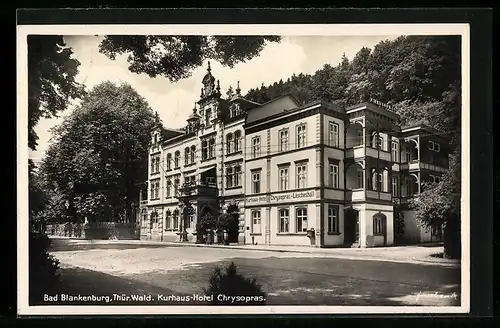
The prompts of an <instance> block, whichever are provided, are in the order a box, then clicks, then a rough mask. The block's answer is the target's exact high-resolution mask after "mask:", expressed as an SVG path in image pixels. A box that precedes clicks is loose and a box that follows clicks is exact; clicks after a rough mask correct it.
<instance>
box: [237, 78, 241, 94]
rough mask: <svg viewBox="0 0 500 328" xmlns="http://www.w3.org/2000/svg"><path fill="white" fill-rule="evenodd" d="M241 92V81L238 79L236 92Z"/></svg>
mask: <svg viewBox="0 0 500 328" xmlns="http://www.w3.org/2000/svg"><path fill="white" fill-rule="evenodd" d="M240 92H241V89H240V81H238V84H237V86H236V94H237V95H239V94H240Z"/></svg>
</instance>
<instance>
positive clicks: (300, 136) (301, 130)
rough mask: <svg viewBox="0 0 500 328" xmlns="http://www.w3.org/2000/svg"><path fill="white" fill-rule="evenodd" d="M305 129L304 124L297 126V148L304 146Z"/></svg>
mask: <svg viewBox="0 0 500 328" xmlns="http://www.w3.org/2000/svg"><path fill="white" fill-rule="evenodd" d="M306 138H307V129H306V125H305V124H300V125H297V148H301V147H304V146H305V145H306Z"/></svg>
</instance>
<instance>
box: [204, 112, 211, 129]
mask: <svg viewBox="0 0 500 328" xmlns="http://www.w3.org/2000/svg"><path fill="white" fill-rule="evenodd" d="M211 120H212V110H211V109H210V108H208V109H207V110H206V112H205V127H206V128H208V127H210V125H212V123H211Z"/></svg>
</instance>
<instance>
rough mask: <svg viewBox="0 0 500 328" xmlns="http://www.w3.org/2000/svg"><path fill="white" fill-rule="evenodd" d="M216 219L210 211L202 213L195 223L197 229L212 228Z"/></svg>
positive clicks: (203, 230)
mask: <svg viewBox="0 0 500 328" xmlns="http://www.w3.org/2000/svg"><path fill="white" fill-rule="evenodd" d="M216 223H217V220H216V219H215V217H214V216H213V215H212V214H211V213H206V214H205V215H203V216H202V217H201V218H200V220H199V221H198V223H197V230H199V231H202V232H205V231H206V230H207V229H214V228H215V225H216Z"/></svg>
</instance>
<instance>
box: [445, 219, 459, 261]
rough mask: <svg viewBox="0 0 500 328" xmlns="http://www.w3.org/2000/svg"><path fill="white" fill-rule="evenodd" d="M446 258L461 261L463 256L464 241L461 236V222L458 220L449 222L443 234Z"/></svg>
mask: <svg viewBox="0 0 500 328" xmlns="http://www.w3.org/2000/svg"><path fill="white" fill-rule="evenodd" d="M443 237H444V238H443V244H444V257H446V258H449V259H460V257H461V255H462V247H461V246H462V240H461V235H460V221H459V219H458V218H454V219H451V220H449V221H448V222H447V224H446V227H445V228H444V233H443Z"/></svg>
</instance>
